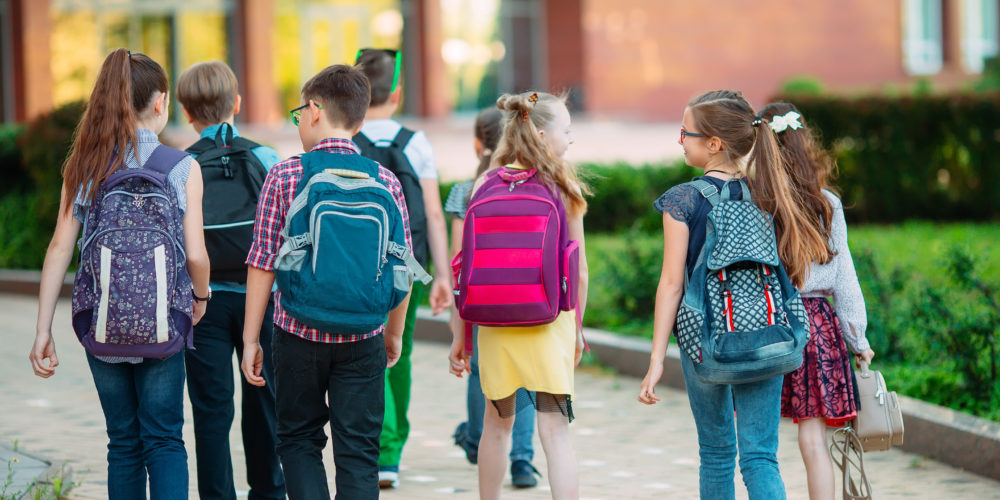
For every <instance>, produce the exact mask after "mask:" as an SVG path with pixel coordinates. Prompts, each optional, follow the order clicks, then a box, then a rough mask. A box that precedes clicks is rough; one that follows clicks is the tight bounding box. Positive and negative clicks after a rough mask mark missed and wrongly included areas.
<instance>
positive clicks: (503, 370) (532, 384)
mask: <svg viewBox="0 0 1000 500" xmlns="http://www.w3.org/2000/svg"><path fill="white" fill-rule="evenodd" d="M497 108H498V109H500V110H501V111H503V112H504V118H503V131H502V133H501V135H500V142H499V143H498V144H497V147H496V150H495V151H494V152H493V157H492V161H491V167H492V168H491V170H490V171H488V172H487V173H486V174H484V175H481V176H480V178H479V179H478V180H477V182H476V185H475V186H474V188H473V197H475V192H476V190H477V189H479V188H480V187H481V186H483V185H484V182H486V178H487V177H488V176H489V175H490V172H493V170H494V169H497V168H501V167H503V168H504V169H505V170H504V171H505V172H516V171H522V172H518V175H520V174H521V173H527V175H528V176H538V182H540V183H541V184H543V185H545V186H547V187H548V188H549V189H551V190H552V191H553V193H554V194H556V195H558V196H560V197H561V199H562V202H563V205H564V206H565V207H566V213H565V221H563V222H566V227H567V228H568V229H567V230H568V234H569V240H575V241H578V242H579V276H578V278H579V281H578V283H579V286H578V288H577V294H578V295H577V297H578V301H579V307H578V309H577V310H576V311H573V310H570V311H562V312H561V313H559V314H558V316H556V319H555V321H553V322H551V323H548V324H544V325H541V326H529V327H513V326H511V327H507V326H505V327H497V326H485V325H483V326H480V327H479V334H478V341H477V345H476V350H477V351H478V354H479V374H480V380H481V385H482V389H483V393H484V394H485V396H486V399H487V400H488V401H489V402H488V404H486V411H485V418H484V422H483V432H482V437H481V438H480V440H479V450H478V461H479V495H480V498H483V499H488V500H489V499H496V498H499V497H500V490H501V485H502V483H503V479H504V469H505V465H506V456H505V455H506V451H507V448H508V443H509V440H510V436H511V431H512V428H513V426H514V415H515V413H517V410H518V408H523V406H522V405H523V404H533V405H534V407H535V410H536V413H537V418H538V420H537V425H538V436H539V437H540V438H541V441H542V448H543V449H544V451H545V457H546V462H547V464H548V479H549V486H550V487H551V492H552V497H553V498H560V499H571V498H577V497H578V496H579V491H578V488H579V484H578V483H579V481H578V476H577V467H576V457H575V453H574V451H573V443H572V441H571V439H570V435H569V422H570V420H572V418H573V410H572V399H573V394H574V389H573V372H574V368H575V366H576V365H577V364H579V362H580V357H581V356H582V354H583V347H584V343H583V332H582V330H581V329H580V328H579V326H578V325H579V323H578V319H577V318H578V316H577V315H578V314H579V317H581V318H582V315H583V312H584V310H585V308H586V298H587V261H586V254H585V251H584V235H583V215H584V213H585V212H586V209H587V202H586V199H585V198H584V196H585V195H586V194H588V193H589V190H588V188H587V186H586V185H585V184H584V183H583V182H582V181H581V180H580V179H579V177H578V176H577V173H576V168H575V167H574V166H573V165H572V164H571V163H569V162H568V161H566V160H565V158H563V155H564V154H565V153H566V149H567V148H568V147H569V145H570V144H571V143H572V142H573V141H572V135H571V133H570V115H569V111H568V110H567V109H566V104H565V100H564V98H563V97H560V96H555V95H552V94H548V93H543V92H537V93H536V92H527V93H523V94H505V95H503V96H501V97H500V98H499V99H498V100H497ZM532 170H533V171H534V173H533V174H532V173H530V172H531V171H532ZM525 179H527V177H525ZM522 182H523V181H522ZM511 185H512V186H513V185H514V184H513V183H512V184H511ZM449 363H450V370H451V372H452V373H455V374H456V375H457V374H459V373H461V371H462V370H464V369H465V368H466V366H467V363H468V359H467V358H466V357H465V356H464V338H463V337H461V336H458V335H456V336H455V337H454V340H453V342H452V351H451V354H450V355H449ZM521 389H523V391H522V390H521ZM524 391H529V392H527V393H525V392H524ZM519 394H527V395H528V397H523V396H522V397H518V395H519ZM519 403H520V404H519Z"/></svg>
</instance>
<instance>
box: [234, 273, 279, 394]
mask: <svg viewBox="0 0 1000 500" xmlns="http://www.w3.org/2000/svg"><path fill="white" fill-rule="evenodd" d="M272 286H274V271H265V270H263V269H259V268H256V267H253V266H247V299H246V300H247V303H246V311H245V312H244V316H243V363H242V366H241V368H242V370H243V376H244V377H246V379H247V382H249V383H250V384H252V385H256V386H258V387H263V386H264V377H262V376H261V374H260V371H261V368H263V366H264V352H263V351H262V350H261V347H260V325H261V324H262V323H263V322H264V321H265V318H264V313H266V312H267V303H268V301H270V300H271V287H272Z"/></svg>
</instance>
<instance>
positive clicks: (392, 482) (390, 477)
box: [378, 470, 399, 488]
mask: <svg viewBox="0 0 1000 500" xmlns="http://www.w3.org/2000/svg"><path fill="white" fill-rule="evenodd" d="M378 487H379V488H399V473H398V472H396V471H391V470H380V471H378Z"/></svg>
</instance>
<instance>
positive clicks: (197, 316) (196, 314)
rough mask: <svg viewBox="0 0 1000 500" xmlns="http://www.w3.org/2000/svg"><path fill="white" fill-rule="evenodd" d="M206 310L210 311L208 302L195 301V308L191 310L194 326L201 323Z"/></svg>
mask: <svg viewBox="0 0 1000 500" xmlns="http://www.w3.org/2000/svg"><path fill="white" fill-rule="evenodd" d="M206 309H208V302H206V301H203V300H196V301H194V308H192V309H191V324H192V325H197V324H198V322H199V321H201V317H202V316H204V315H205V310H206Z"/></svg>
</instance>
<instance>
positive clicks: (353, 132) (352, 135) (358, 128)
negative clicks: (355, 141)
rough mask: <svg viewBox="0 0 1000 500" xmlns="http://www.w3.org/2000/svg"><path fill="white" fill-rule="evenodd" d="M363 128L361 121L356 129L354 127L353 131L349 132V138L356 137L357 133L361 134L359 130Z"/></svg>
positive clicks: (363, 124) (363, 123)
mask: <svg viewBox="0 0 1000 500" xmlns="http://www.w3.org/2000/svg"><path fill="white" fill-rule="evenodd" d="M364 126H365V122H364V121H362V122H361V123H360V124H359V125H358V126H357V127H354V130H352V131H351V137H354V136H356V135H358V133H359V132H361V128H362V127H364Z"/></svg>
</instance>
